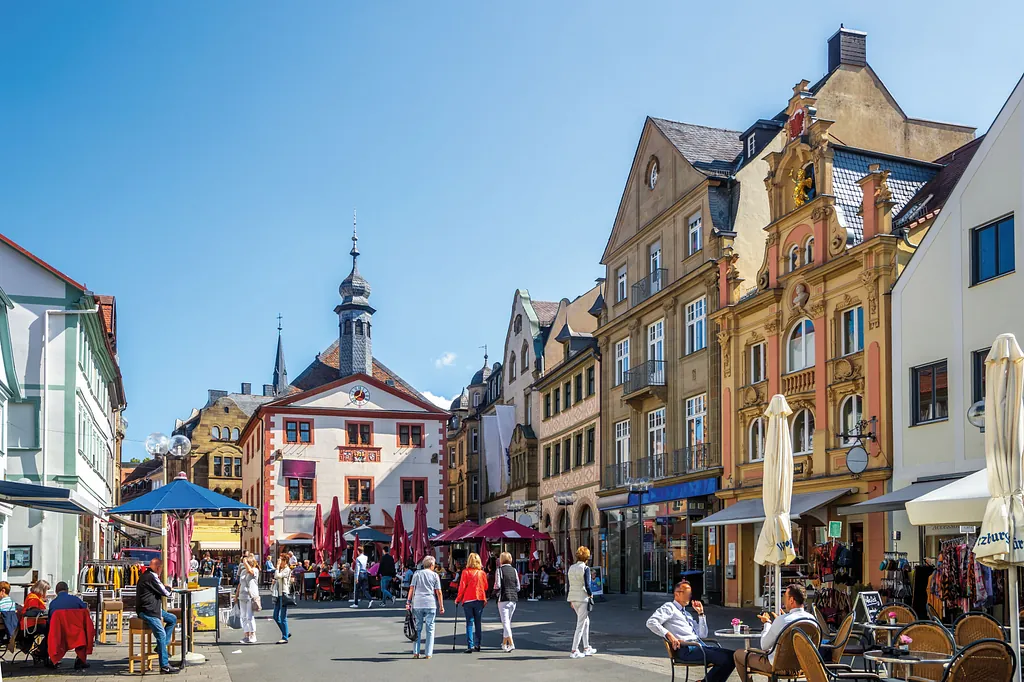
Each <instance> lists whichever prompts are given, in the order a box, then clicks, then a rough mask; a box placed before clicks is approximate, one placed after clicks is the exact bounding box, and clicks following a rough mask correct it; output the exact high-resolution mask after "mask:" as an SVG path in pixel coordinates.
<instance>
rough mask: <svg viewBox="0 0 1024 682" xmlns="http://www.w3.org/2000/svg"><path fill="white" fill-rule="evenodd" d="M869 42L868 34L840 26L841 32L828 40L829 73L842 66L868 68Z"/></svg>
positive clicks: (837, 32)
mask: <svg viewBox="0 0 1024 682" xmlns="http://www.w3.org/2000/svg"><path fill="white" fill-rule="evenodd" d="M867 42H868V34H867V33H865V32H864V31H854V30H852V29H849V28H844V27H843V25H842V24H840V25H839V30H838V31H836V32H835V33H834V34H833V35H832V37H831V38H829V39H828V72H829V73H832V72H833V71H835V69H836V68H837V67H838V66H839V65H840V64H849V65H850V66H867V63H868V56H867Z"/></svg>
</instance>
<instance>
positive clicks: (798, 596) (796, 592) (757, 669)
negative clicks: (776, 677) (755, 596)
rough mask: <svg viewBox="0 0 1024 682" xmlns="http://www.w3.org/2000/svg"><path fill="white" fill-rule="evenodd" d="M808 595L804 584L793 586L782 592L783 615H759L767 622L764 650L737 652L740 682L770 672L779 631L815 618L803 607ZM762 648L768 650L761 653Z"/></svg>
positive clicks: (763, 643) (764, 631) (762, 638)
mask: <svg viewBox="0 0 1024 682" xmlns="http://www.w3.org/2000/svg"><path fill="white" fill-rule="evenodd" d="M806 594H807V593H806V592H805V591H804V588H803V587H802V586H800V585H790V586H789V587H787V588H786V589H785V590H784V591H783V593H782V603H783V604H784V605H785V607H786V608H785V609H783V612H782V614H781V615H776V616H775V619H774V620H772V616H770V615H767V614H764V613H760V614H758V616H757V617H758V619H759V620H760V621H761V623H762V624H763V625H764V628H763V629H762V630H761V650H760V651H758V650H752V649H749V650H748V649H738V650H737V651H736V653H735V654H734V657H735V663H736V672H737V673H738V674H739V676H740V680H741V682H747V680H749V679H750V674H751V673H756V674H760V675H765V674H767V675H771V673H772V664H773V663H774V662H775V652H774V651H773V648H774V647H775V642H776V641H778V639H779V633H781V632H782V631H783V630H784V629H785V628H786V626H787V625H789V624H790V623H795V622H796V621H798V620H812V621H813V620H815V619H814V616H813V615H812V614H811V613H809V612H807V611H805V610H804V600H805V599H806ZM772 615H775V614H772ZM762 651H766V652H769V653H761V652H762Z"/></svg>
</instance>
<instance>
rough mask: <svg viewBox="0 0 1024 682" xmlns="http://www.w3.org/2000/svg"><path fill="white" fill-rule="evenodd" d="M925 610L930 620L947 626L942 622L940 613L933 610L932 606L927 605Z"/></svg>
mask: <svg viewBox="0 0 1024 682" xmlns="http://www.w3.org/2000/svg"><path fill="white" fill-rule="evenodd" d="M924 610H925V615H927V616H928V617H929V618H930V619H932V620H934V621H935V622H936V623H939V624H941V625H945V623H943V622H942V616H940V615H939V614H938V612H937V611H936V610H935V609H933V608H932V605H931V604H925V605H924Z"/></svg>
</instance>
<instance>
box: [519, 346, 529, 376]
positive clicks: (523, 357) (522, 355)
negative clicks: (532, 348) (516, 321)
mask: <svg viewBox="0 0 1024 682" xmlns="http://www.w3.org/2000/svg"><path fill="white" fill-rule="evenodd" d="M519 361H520V362H522V363H523V371H524V372H529V371H530V356H529V349H528V347H527V345H526V341H523V347H522V349H521V350H520V351H519Z"/></svg>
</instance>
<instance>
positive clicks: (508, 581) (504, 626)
mask: <svg viewBox="0 0 1024 682" xmlns="http://www.w3.org/2000/svg"><path fill="white" fill-rule="evenodd" d="M500 561H501V566H499V567H498V570H497V572H496V573H495V574H494V591H495V592H496V593H497V595H498V616H499V617H500V618H501V650H502V651H506V652H508V651H514V650H515V648H516V645H515V643H514V642H513V641H512V614H513V613H515V612H516V604H517V603H518V602H519V590H520V589H522V586H521V585H520V584H519V571H517V570H516V568H515V566H513V565H512V555H511V554H509V553H508V552H502V553H501V557H500Z"/></svg>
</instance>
